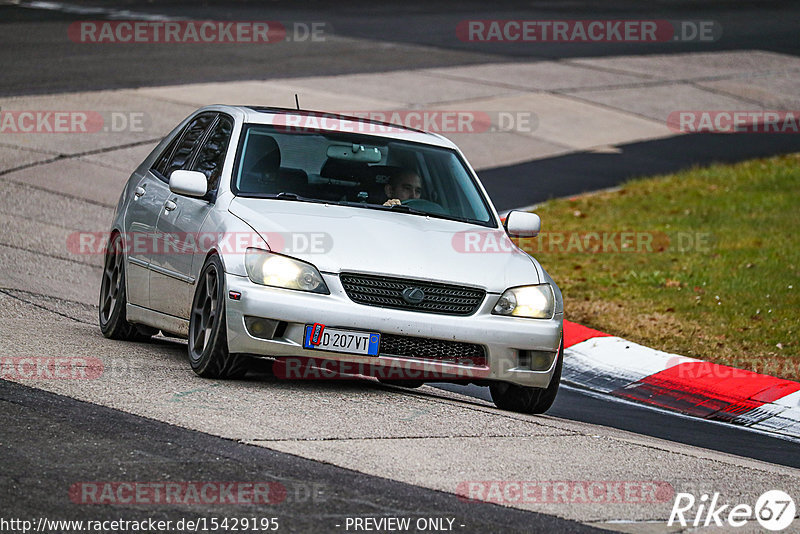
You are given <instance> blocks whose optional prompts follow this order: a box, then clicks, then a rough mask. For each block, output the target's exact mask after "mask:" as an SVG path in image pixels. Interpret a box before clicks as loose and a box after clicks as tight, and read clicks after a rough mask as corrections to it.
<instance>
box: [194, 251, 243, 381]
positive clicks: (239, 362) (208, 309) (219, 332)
mask: <svg viewBox="0 0 800 534" xmlns="http://www.w3.org/2000/svg"><path fill="white" fill-rule="evenodd" d="M188 341H189V343H188V347H189V363H190V364H191V366H192V369H193V370H194V372H195V373H197V374H198V375H199V376H202V377H204V378H241V377H243V376H244V375H245V374H246V373H247V369H248V368H247V357H246V356H243V355H239V354H230V353H229V352H228V327H227V323H226V321H225V275H224V270H223V267H222V261H220V259H219V256H217V255H213V256H211V257H210V258H208V260H207V261H206V264H205V265H204V266H203V269H202V270H201V271H200V276H199V277H198V279H197V287H196V289H195V292H194V299H192V311H191V316H190V318H189V340H188Z"/></svg>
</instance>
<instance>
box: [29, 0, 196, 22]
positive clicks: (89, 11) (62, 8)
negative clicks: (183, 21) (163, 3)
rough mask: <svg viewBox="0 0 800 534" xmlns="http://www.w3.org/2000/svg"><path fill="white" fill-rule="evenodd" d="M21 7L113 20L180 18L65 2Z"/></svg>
mask: <svg viewBox="0 0 800 534" xmlns="http://www.w3.org/2000/svg"><path fill="white" fill-rule="evenodd" d="M16 5H18V6H19V7H26V8H29V9H43V10H47V11H59V12H61V13H69V14H72V15H94V16H100V17H106V18H109V19H112V20H153V21H170V20H180V19H176V18H174V17H168V16H166V15H159V14H154V13H140V12H137V11H129V10H127V9H114V8H106V7H91V6H78V5H74V4H65V3H63V2H45V1H39V0H35V1H33V2H20V3H18V4H16Z"/></svg>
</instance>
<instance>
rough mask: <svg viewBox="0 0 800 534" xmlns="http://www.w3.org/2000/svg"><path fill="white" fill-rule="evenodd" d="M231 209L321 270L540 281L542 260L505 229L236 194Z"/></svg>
mask: <svg viewBox="0 0 800 534" xmlns="http://www.w3.org/2000/svg"><path fill="white" fill-rule="evenodd" d="M228 209H229V211H230V212H231V213H232V214H234V215H235V216H237V217H239V218H240V219H242V220H243V221H245V222H246V223H247V224H248V225H250V226H251V227H252V228H253V229H254V230H255V231H256V232H258V233H259V235H260V236H261V237H262V238H263V239H264V240H265V241H266V242H267V243H268V244H269V246H270V248H271V249H272V250H273V251H274V252H278V253H281V254H286V255H287V256H292V257H294V258H298V259H301V260H303V261H307V262H309V263H311V264H313V265H315V266H316V267H317V269H319V270H320V271H322V272H329V273H339V272H345V271H350V272H360V273H374V274H379V275H387V276H397V277H403V278H416V279H422V280H433V281H439V282H449V283H454V284H463V285H469V286H477V287H482V288H484V289H486V290H487V291H489V292H493V293H500V292H502V291H504V290H505V289H507V288H509V287H514V286H519V285H525V284H536V283H539V281H540V280H541V276H540V273H539V269H540V267H539V266H538V264H537V263H536V262H535V260H533V258H531V257H530V256H528V255H527V254H526V253H524V252H522V251H520V250H519V249H518V248H517V247H515V246H514V245H513V243H512V242H511V240H510V239H509V238H508V236H507V235H506V234H505V232H503V231H502V230H498V229H496V228H485V227H481V226H477V225H474V224H468V223H463V222H458V221H449V220H444V219H437V218H434V217H425V216H420V215H413V214H408V213H399V212H391V211H384V210H380V209H369V208H359V207H352V206H337V205H333V204H318V203H309V202H299V201H291V200H271V199H256V198H243V197H236V198H235V199H233V200H232V202H231V204H230V206H229V208H228Z"/></svg>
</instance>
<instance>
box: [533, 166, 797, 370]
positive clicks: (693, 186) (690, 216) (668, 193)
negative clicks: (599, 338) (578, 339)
mask: <svg viewBox="0 0 800 534" xmlns="http://www.w3.org/2000/svg"><path fill="white" fill-rule="evenodd" d="M535 211H536V213H538V214H539V215H540V216H541V217H542V229H543V232H545V235H543V236H540V237H538V238H534V239H526V240H522V241H521V243H520V245H521V246H522V247H523V248H525V249H528V250H531V252H532V254H533V255H534V256H536V257H537V259H539V260H540V261H541V263H542V264H543V266H544V267H545V269H547V271H548V272H549V273H550V274H551V275H552V276H553V278H554V279H555V280H556V283H558V284H559V286H560V287H561V289H562V291H563V293H564V298H565V309H566V317H567V319H569V320H572V321H576V322H579V323H582V324H585V325H587V326H591V327H594V328H598V329H600V330H603V331H606V332H609V333H612V334H614V335H619V336H622V337H625V338H627V339H631V340H632V341H636V342H639V343H642V344H645V345H649V346H652V347H654V348H659V349H661V350H666V351H668V352H675V353H679V354H683V355H687V356H694V357H699V358H703V359H707V360H711V361H715V362H718V363H724V364H727V365H732V366H735V367H741V368H746V369H751V370H754V371H758V372H764V373H767V374H774V375H778V376H782V377H785V378H791V379H795V380H796V379H800V344H798V334H800V154H794V155H789V156H780V157H774V158H770V159H761V160H754V161H748V162H745V163H741V164H737V165H732V166H729V165H715V166H712V167H708V168H699V169H692V170H689V171H685V172H680V173H677V174H673V175H668V176H659V177H655V178H648V179H640V180H634V181H631V182H628V183H626V184H625V185H624V186H623V187H622V188H621V189H619V190H616V191H613V192H605V193H598V194H593V195H587V196H581V197H578V198H574V199H559V200H553V201H549V202H547V203H545V204H543V205H541V206H539V207H538V208H537V209H536V210H535ZM620 231H634V232H639V233H640V234H639V235H641V236H643V238H644V239H645V240H647V239H648V237H649V236H652V238H653V241H652V246H651V248H652V252H651V251H648V250H647V246H644V245H646V244H647V242H646V241H645V242H644V243H643V246H642V247H641V248H640V249H639V250H637V248H638V247H637V246H636V242H635V241H634V242H633V243H632V244H631V245H632V246H631V247H628V248H627V249H625V250H631V252H607V251H599V252H586V251H584V250H583V249H584V247H583V244H582V242H580V241H576V240H575V239H576V237H577V236H576V237H573V241H572V242H570V241H569V238H570V236H573V235H574V234H572V232H579V233H580V234H581V236H580V237H582V234H585V233H587V232H601V233H602V232H620ZM548 233H550V234H549V235H548ZM562 233H564V236H565V239H564V243H563V244H561V245H559V244H558V243H557V241H554V238H555V240H557V238H558V236H559V235H561V234H562ZM698 235H699V236H700V237H701V239H702V240H701V242H700V245H701V246H699V247H698V246H696V242H697V241H696V237H697V236H698ZM687 236H691V238H692V239H691V241H692V244H691V246H688V247H687V245H689V243H688V237H687ZM679 239H683V241H684V242H683V243H681V244H680V245H683V249H682V248H681V246H679V244H678V243H677V241H678V240H679ZM593 243H598V241H596V240H594V241H591V242H589V244H590V245H591V244H593ZM570 244H571V245H572V246H571V248H569V245H570ZM579 245H580V246H579Z"/></svg>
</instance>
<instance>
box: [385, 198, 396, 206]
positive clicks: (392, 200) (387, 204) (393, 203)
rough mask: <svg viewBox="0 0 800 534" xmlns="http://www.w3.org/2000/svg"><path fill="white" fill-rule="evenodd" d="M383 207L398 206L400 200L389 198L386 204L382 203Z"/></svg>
mask: <svg viewBox="0 0 800 534" xmlns="http://www.w3.org/2000/svg"><path fill="white" fill-rule="evenodd" d="M383 205H384V206H399V205H400V200H399V199H396V198H390V199H389V200H387V201H386V202H384V203H383Z"/></svg>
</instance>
